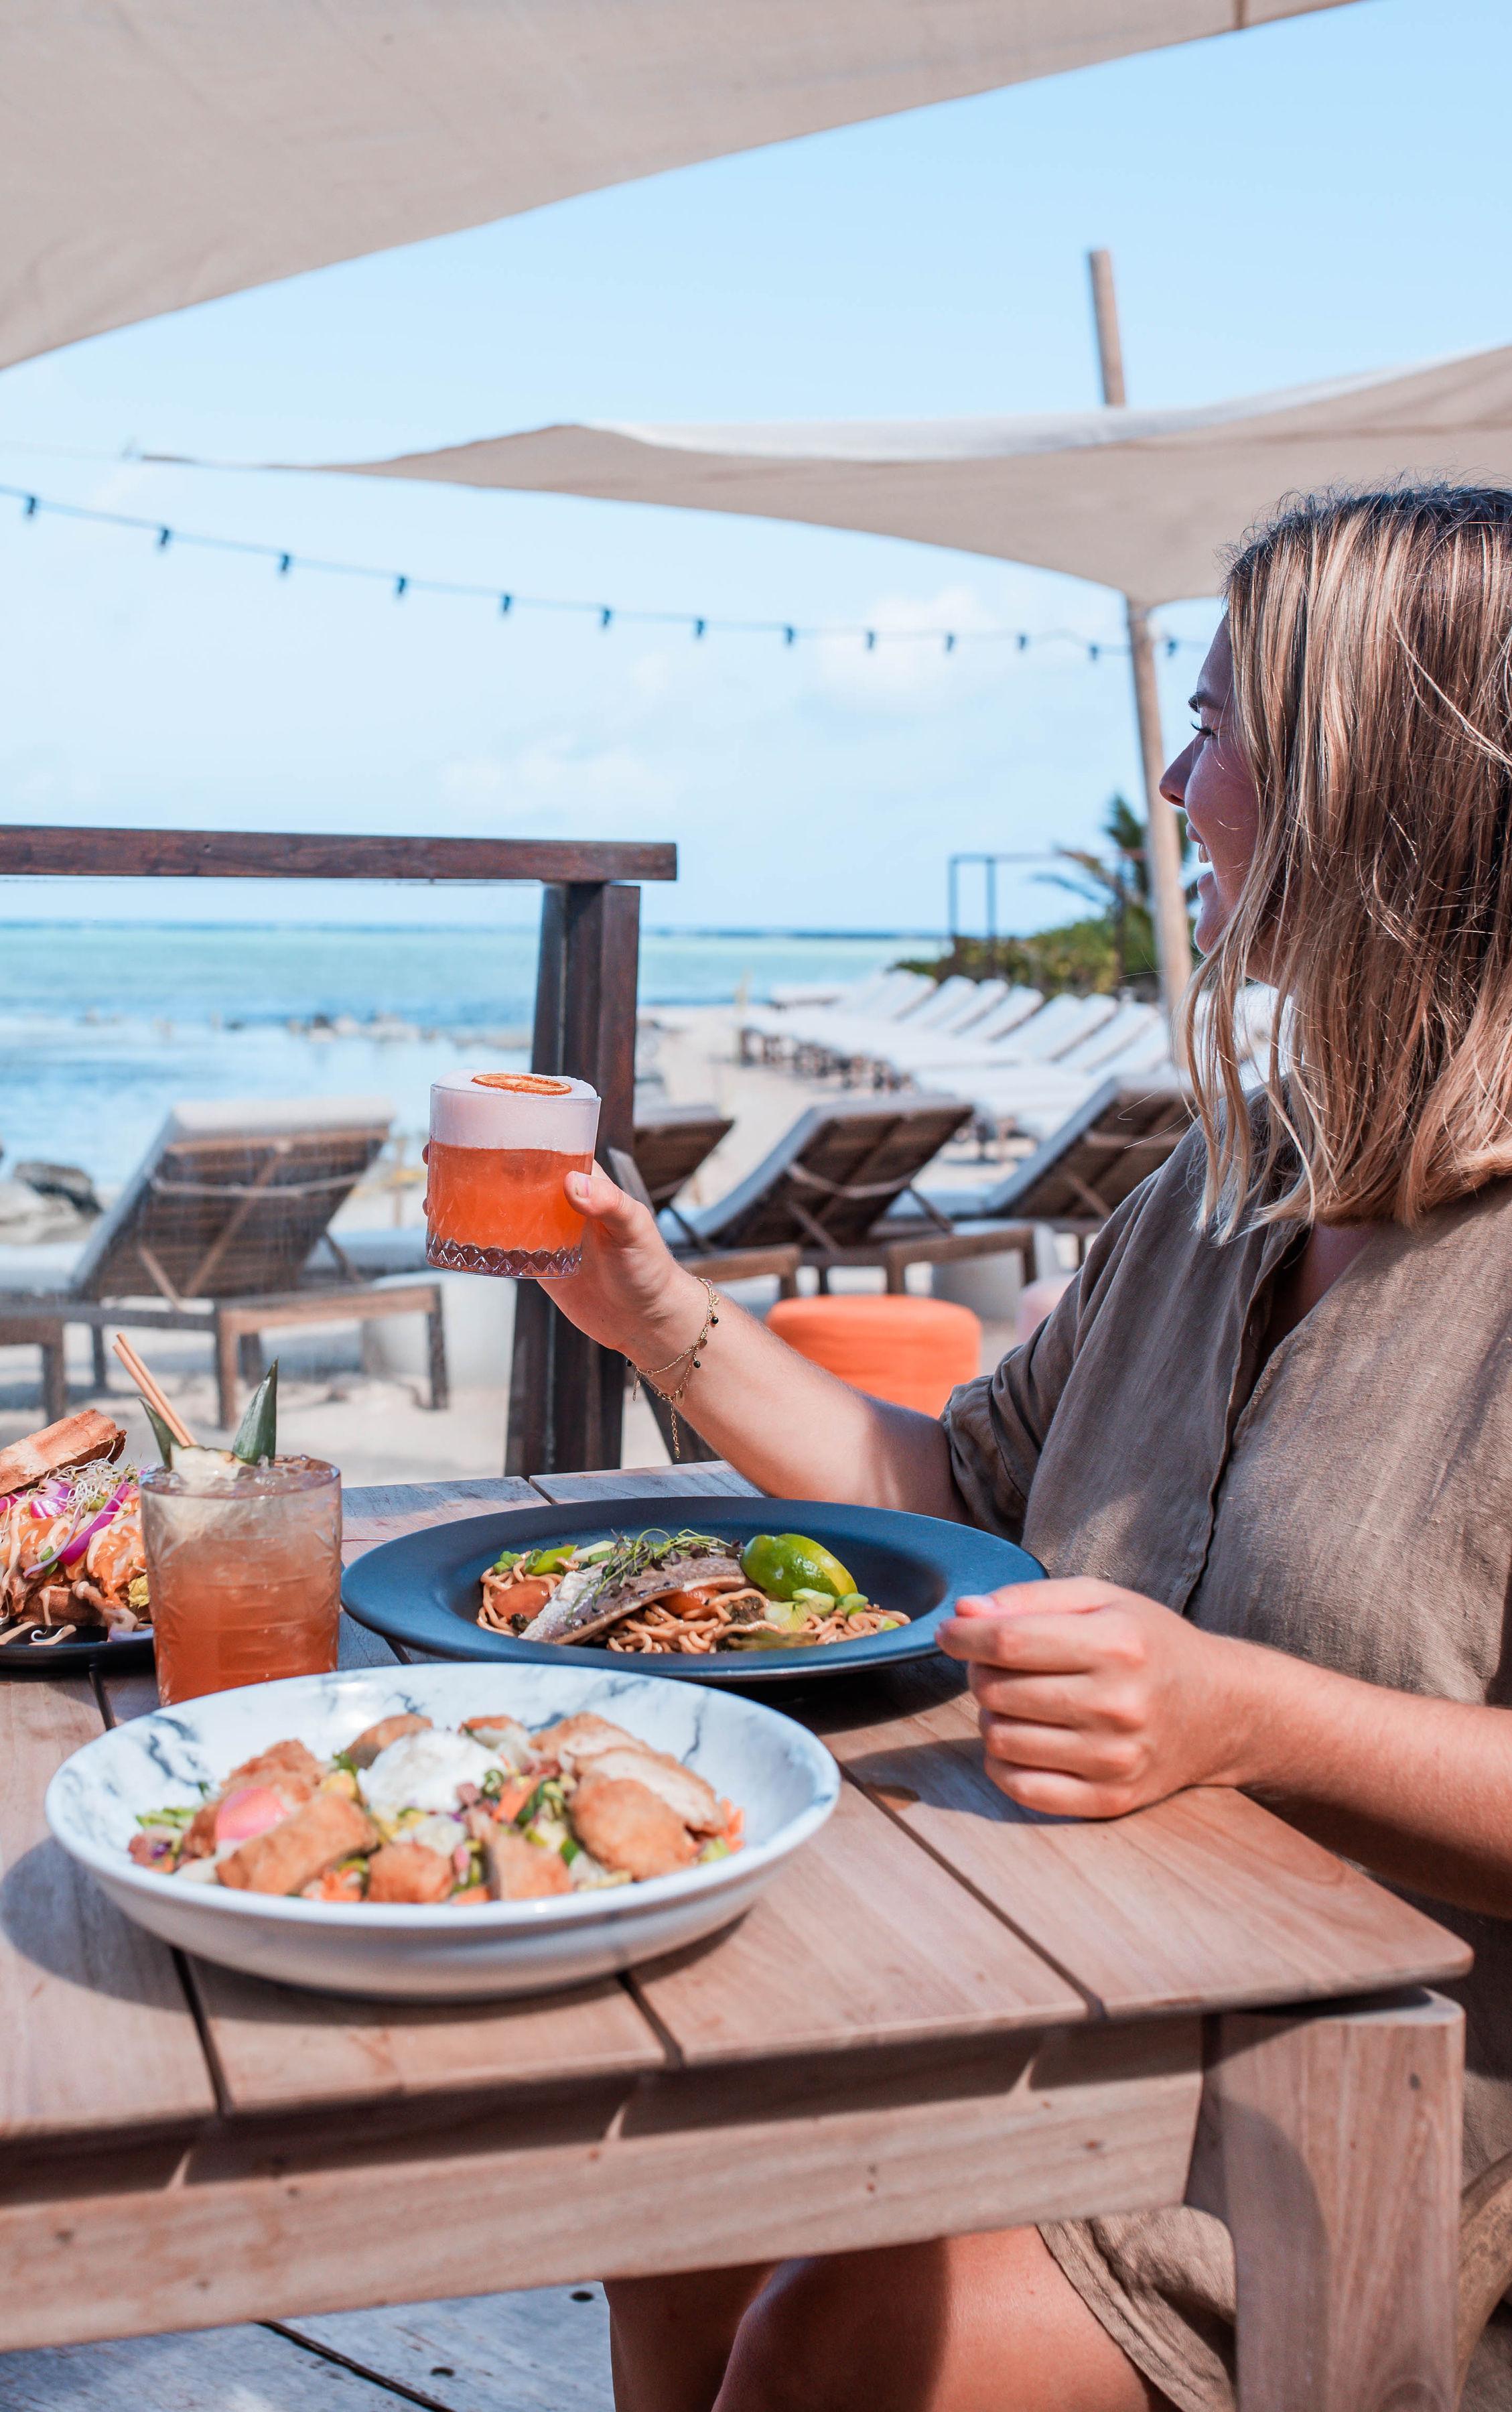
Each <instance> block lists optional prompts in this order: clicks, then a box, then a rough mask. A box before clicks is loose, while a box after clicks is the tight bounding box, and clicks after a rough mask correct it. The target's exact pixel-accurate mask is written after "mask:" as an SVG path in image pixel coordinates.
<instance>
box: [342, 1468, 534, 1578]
mask: <svg viewBox="0 0 1512 2412" xmlns="http://www.w3.org/2000/svg"><path fill="white" fill-rule="evenodd" d="M540 1504H541V1503H540V1495H539V1493H537V1492H536V1491H534V1490H533V1489H532V1488H531V1486H530V1484H529V1483H528V1482H524V1481H522V1480H521V1478H520V1477H519V1476H518V1475H514V1474H501V1475H496V1476H489V1477H487V1478H484V1477H479V1478H476V1479H475V1478H469V1479H467V1480H465V1481H457V1482H365V1483H361V1484H360V1485H359V1486H358V1488H357V1489H355V1490H352V1491H347V1492H344V1493H343V1494H342V1563H343V1565H344V1566H350V1565H351V1563H352V1561H353V1559H354V1558H360V1556H361V1555H362V1553H363V1552H364V1551H365V1550H371V1549H374V1548H375V1547H376V1545H377V1543H378V1542H379V1541H391V1540H393V1539H394V1538H395V1537H397V1536H398V1535H399V1534H401V1533H414V1532H417V1531H418V1529H419V1528H420V1526H421V1525H424V1524H452V1523H456V1522H458V1521H459V1519H460V1518H462V1517H463V1516H492V1515H493V1514H495V1513H496V1511H497V1510H498V1509H499V1508H538V1507H539V1506H540Z"/></svg>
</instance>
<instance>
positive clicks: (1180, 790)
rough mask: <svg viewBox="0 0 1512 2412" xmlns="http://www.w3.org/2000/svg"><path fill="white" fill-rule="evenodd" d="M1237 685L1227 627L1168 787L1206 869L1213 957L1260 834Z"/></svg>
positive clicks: (1196, 698) (1206, 919) (1205, 672)
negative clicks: (1233, 721) (1238, 720)
mask: <svg viewBox="0 0 1512 2412" xmlns="http://www.w3.org/2000/svg"><path fill="white" fill-rule="evenodd" d="M1233 684H1234V656H1233V654H1231V653H1230V651H1229V647H1228V624H1227V622H1226V621H1225V622H1223V623H1221V624H1220V626H1219V629H1218V633H1217V635H1216V636H1215V637H1214V639H1213V640H1212V643H1211V645H1210V646H1209V648H1208V658H1207V660H1206V661H1205V662H1204V663H1203V665H1202V669H1201V670H1200V672H1199V673H1198V676H1197V683H1196V690H1195V692H1194V694H1193V697H1192V713H1193V718H1194V720H1195V722H1196V727H1195V728H1194V730H1193V734H1192V741H1191V743H1190V744H1188V745H1185V746H1183V747H1182V751H1181V753H1180V754H1178V756H1177V757H1176V759H1175V761H1174V762H1173V763H1172V764H1171V766H1170V768H1169V770H1168V771H1167V772H1166V775H1165V777H1164V778H1163V779H1162V780H1161V783H1160V792H1161V794H1162V795H1163V796H1164V797H1165V798H1166V801H1167V803H1172V804H1178V805H1180V806H1181V808H1182V810H1183V811H1184V812H1185V814H1186V819H1187V827H1188V828H1189V829H1190V830H1191V832H1192V835H1193V837H1194V838H1195V839H1196V848H1197V857H1198V860H1199V861H1200V862H1201V864H1202V875H1201V877H1200V878H1199V880H1198V881H1197V925H1196V943H1197V947H1198V949H1199V950H1200V952H1201V953H1203V954H1205V955H1211V952H1212V950H1213V949H1214V947H1215V946H1216V945H1217V943H1218V941H1219V939H1220V938H1221V937H1222V935H1223V934H1224V931H1225V929H1226V927H1227V924H1228V920H1229V918H1230V916H1231V915H1232V913H1233V910H1234V907H1235V905H1237V904H1238V903H1239V894H1240V889H1241V888H1242V887H1243V885H1244V875H1245V873H1246V872H1247V871H1248V870H1249V867H1250V862H1251V860H1252V859H1253V857H1254V853H1255V842H1256V839H1257V837H1258V835H1259V828H1260V800H1259V798H1258V796H1257V795H1256V794H1255V787H1254V783H1253V781H1252V780H1251V778H1250V774H1249V772H1248V771H1247V770H1246V768H1245V766H1244V764H1243V762H1242V761H1241V760H1240V756H1239V752H1238V749H1237V748H1236V747H1235V746H1234V745H1233V743H1232V742H1231V738H1230V736H1229V735H1228V733H1227V728H1226V722H1227V713H1228V701H1229V697H1230V695H1231V693H1232V690H1233Z"/></svg>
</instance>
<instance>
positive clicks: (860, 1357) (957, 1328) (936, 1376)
mask: <svg viewBox="0 0 1512 2412" xmlns="http://www.w3.org/2000/svg"><path fill="white" fill-rule="evenodd" d="M767 1329H768V1331H775V1333H776V1334H777V1337H778V1339H779V1340H785V1341H786V1343H787V1346H788V1347H789V1348H795V1349H796V1350H797V1351H798V1354H799V1355H800V1357H807V1358H808V1359H809V1360H810V1361H811V1363H813V1364H815V1365H823V1366H824V1367H825V1368H826V1370H827V1371H828V1372H829V1373H831V1374H838V1375H839V1376H840V1378H841V1380H842V1381H843V1382H848V1383H849V1384H850V1385H851V1388H852V1389H853V1390H869V1391H870V1392H871V1394H872V1396H873V1399H890V1400H891V1401H892V1402H893V1404H894V1405H895V1406H900V1407H918V1408H919V1409H921V1410H922V1412H923V1413H924V1414H925V1415H927V1416H937V1415H938V1414H939V1412H940V1410H941V1408H942V1407H943V1406H944V1405H945V1403H946V1401H947V1398H948V1397H949V1395H950V1393H951V1391H952V1390H954V1389H955V1387H956V1384H957V1383H958V1382H970V1381H973V1380H974V1379H975V1378H976V1374H977V1373H978V1371H979V1370H980V1365H981V1349H982V1327H981V1325H980V1324H979V1323H978V1322H977V1320H976V1316H974V1315H973V1314H972V1312H971V1309H970V1308H969V1307H965V1306H952V1305H950V1304H949V1303H948V1302H947V1301H946V1300H945V1299H943V1298H897V1297H887V1298H874V1297H864V1296H863V1297H859V1298H856V1297H850V1298H781V1299H779V1300H778V1301H777V1303H776V1305H775V1306H774V1307H773V1308H772V1309H771V1313H770V1314H769V1315H768V1316H767Z"/></svg>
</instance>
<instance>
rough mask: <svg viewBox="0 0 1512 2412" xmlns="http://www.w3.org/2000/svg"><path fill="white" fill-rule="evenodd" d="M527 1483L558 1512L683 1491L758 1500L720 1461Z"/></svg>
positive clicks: (757, 1494)
mask: <svg viewBox="0 0 1512 2412" xmlns="http://www.w3.org/2000/svg"><path fill="white" fill-rule="evenodd" d="M531 1481H532V1482H533V1484H534V1485H535V1488H536V1490H537V1491H538V1492H539V1493H540V1495H541V1497H542V1498H543V1499H551V1500H554V1501H555V1502H556V1504H557V1506H558V1507H562V1508H565V1507H569V1506H570V1505H571V1504H572V1502H573V1501H574V1500H578V1499H605V1500H611V1499H645V1498H649V1497H652V1496H653V1495H655V1494H657V1493H660V1494H661V1495H662V1496H663V1497H664V1498H668V1499H676V1498H678V1497H680V1496H681V1495H682V1493H683V1492H685V1491H697V1492H707V1493H716V1494H718V1495H719V1496H721V1497H724V1498H736V1499H759V1498H760V1497H761V1496H762V1494H761V1493H760V1492H759V1491H758V1490H757V1489H756V1484H755V1483H754V1482H747V1480H746V1478H745V1477H744V1475H743V1474H737V1473H736V1471H735V1468H734V1467H733V1465H727V1464H726V1463H725V1461H724V1459H723V1458H722V1457H714V1458H705V1459H704V1460H703V1461H702V1463H699V1464H697V1465H627V1466H624V1468H622V1469H621V1470H620V1471H618V1472H613V1473H609V1474H534V1475H532V1477H531Z"/></svg>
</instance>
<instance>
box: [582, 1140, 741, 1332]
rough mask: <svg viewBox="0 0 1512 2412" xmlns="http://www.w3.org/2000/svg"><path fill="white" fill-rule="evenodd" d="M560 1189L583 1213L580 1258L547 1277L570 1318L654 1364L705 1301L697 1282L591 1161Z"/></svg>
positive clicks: (651, 1221) (697, 1319)
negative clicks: (573, 1267)
mask: <svg viewBox="0 0 1512 2412" xmlns="http://www.w3.org/2000/svg"><path fill="white" fill-rule="evenodd" d="M565 1186H566V1193H567V1196H568V1198H569V1199H570V1200H571V1202H572V1204H573V1206H574V1207H576V1209H577V1210H578V1212H579V1213H580V1214H581V1215H582V1217H583V1236H582V1262H581V1264H580V1267H579V1269H578V1271H577V1272H574V1273H568V1274H567V1275H565V1278H563V1279H562V1280H559V1281H553V1282H552V1284H551V1297H552V1299H553V1301H554V1302H555V1303H556V1304H557V1305H558V1306H559V1307H560V1308H561V1309H562V1312H563V1314H564V1315H565V1316H566V1317H567V1320H568V1321H569V1322H570V1323H575V1324H576V1325H577V1327H578V1329H579V1331H586V1333H587V1334H588V1337H589V1339H590V1340H596V1341H597V1342H598V1343H599V1344H600V1346H603V1347H605V1348H617V1349H618V1350H619V1352H620V1354H621V1355H622V1356H624V1357H628V1359H629V1360H630V1362H631V1363H632V1364H633V1365H641V1366H645V1365H660V1364H664V1363H665V1362H666V1361H667V1360H668V1358H672V1357H675V1356H676V1354H677V1352H678V1350H679V1349H680V1348H685V1347H686V1346H687V1345H688V1342H689V1341H690V1340H691V1339H692V1338H693V1336H694V1334H695V1333H696V1332H697V1329H698V1327H699V1324H700V1323H701V1322H702V1320H703V1316H704V1309H705V1307H706V1305H707V1303H708V1301H707V1297H706V1294H705V1291H704V1287H703V1284H702V1283H701V1282H700V1281H698V1280H697V1278H696V1276H695V1275H694V1274H692V1273H690V1272H687V1271H686V1270H685V1268H684V1267H683V1266H682V1265H680V1264H679V1263H678V1262H677V1260H676V1258H675V1257H673V1255H672V1252H671V1250H670V1249H669V1248H668V1244H667V1243H666V1241H665V1240H664V1239H663V1238H662V1235H661V1233H660V1232H659V1231H658V1229H657V1228H656V1218H655V1216H654V1215H653V1214H652V1213H650V1212H649V1211H648V1210H647V1208H645V1207H644V1206H642V1205H641V1204H640V1203H639V1200H638V1199H634V1198H630V1197H627V1196H626V1195H625V1193H624V1190H623V1189H619V1188H617V1187H616V1186H615V1184H614V1183H613V1182H612V1181H611V1180H610V1179H609V1174H608V1173H607V1172H605V1171H604V1170H602V1169H601V1168H600V1167H599V1166H598V1165H595V1167H594V1169H593V1170H592V1171H591V1172H569V1173H568V1174H567V1176H566V1183H565Z"/></svg>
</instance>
